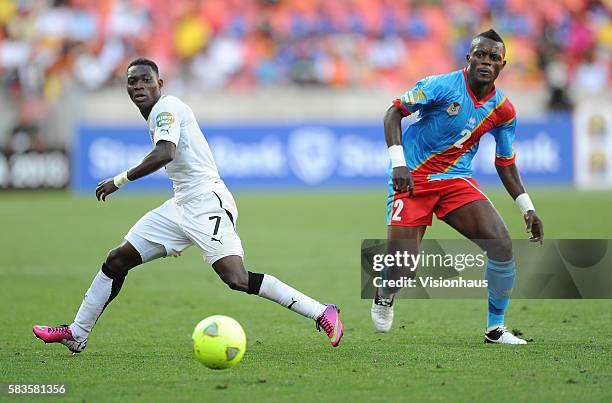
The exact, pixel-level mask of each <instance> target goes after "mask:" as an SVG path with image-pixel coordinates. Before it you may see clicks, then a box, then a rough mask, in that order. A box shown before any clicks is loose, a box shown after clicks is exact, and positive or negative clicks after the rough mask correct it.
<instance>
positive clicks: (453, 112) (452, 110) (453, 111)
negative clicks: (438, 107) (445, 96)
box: [446, 102, 461, 116]
mask: <svg viewBox="0 0 612 403" xmlns="http://www.w3.org/2000/svg"><path fill="white" fill-rule="evenodd" d="M459 109H461V105H459V103H458V102H452V103H451V104H450V106H449V107H448V108H447V109H446V113H448V115H449V116H457V115H458V114H459Z"/></svg>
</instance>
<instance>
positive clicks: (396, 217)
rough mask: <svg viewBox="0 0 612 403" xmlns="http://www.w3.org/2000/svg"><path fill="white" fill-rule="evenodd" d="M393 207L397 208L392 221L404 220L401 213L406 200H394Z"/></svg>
mask: <svg viewBox="0 0 612 403" xmlns="http://www.w3.org/2000/svg"><path fill="white" fill-rule="evenodd" d="M393 208H395V213H393V217H392V218H391V220H392V221H402V217H400V213H401V212H402V209H403V208H404V201H403V200H402V199H397V200H396V201H395V202H393Z"/></svg>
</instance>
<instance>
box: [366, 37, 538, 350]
mask: <svg viewBox="0 0 612 403" xmlns="http://www.w3.org/2000/svg"><path fill="white" fill-rule="evenodd" d="M505 51H506V50H505V45H504V42H503V40H502V38H501V37H500V36H499V35H498V34H497V32H495V31H494V30H489V31H486V32H483V33H481V34H479V35H477V36H476V37H475V38H474V39H473V41H472V43H471V45H470V49H469V53H468V54H467V55H466V59H467V66H466V67H465V68H464V69H462V70H458V71H454V72H452V73H449V74H443V75H438V76H430V77H427V78H425V79H423V80H421V81H419V82H418V83H417V84H416V86H415V87H414V88H413V89H411V90H409V91H408V92H406V93H405V94H404V95H403V96H402V97H401V98H399V99H396V100H395V101H394V102H393V105H391V106H390V107H389V109H388V110H387V112H386V114H385V119H384V126H385V139H386V141H387V146H388V147H389V154H390V157H391V168H390V179H389V198H388V202H387V205H388V209H387V225H388V232H387V236H388V239H389V240H390V241H393V240H410V241H411V242H412V243H411V245H413V246H412V248H416V249H415V250H413V251H412V252H413V253H417V252H418V248H419V243H420V241H421V239H422V238H423V235H424V234H425V230H426V228H427V226H430V225H431V223H432V215H433V213H435V214H436V217H437V218H438V219H441V220H443V221H444V222H446V223H447V224H448V225H450V226H451V227H453V228H454V229H456V230H457V231H458V232H459V233H461V234H462V235H464V236H465V237H467V238H469V239H471V240H472V241H474V242H475V243H476V244H478V245H479V246H480V247H481V248H482V249H483V250H484V251H486V253H487V257H488V261H487V268H486V274H485V277H486V279H487V282H488V317H487V326H486V330H485V335H484V339H485V342H489V343H501V344H526V343H527V342H526V341H525V340H523V339H520V338H518V337H516V336H515V335H513V334H512V333H511V332H510V331H508V330H507V328H506V326H505V321H504V314H505V311H506V308H507V307H508V303H509V300H510V291H511V290H512V286H513V284H514V278H515V262H514V258H513V254H512V242H511V239H510V235H509V234H508V230H507V228H506V225H505V223H504V221H503V220H502V218H501V216H500V215H499V213H498V212H497V210H496V209H495V207H493V205H492V204H491V202H490V201H489V199H488V198H487V196H485V194H484V193H482V191H481V190H480V189H479V187H478V184H477V183H476V181H475V180H474V179H472V178H471V174H472V170H471V161H472V158H473V157H474V155H475V154H476V151H477V150H478V143H479V140H480V138H481V137H482V136H483V135H484V134H486V133H487V132H489V133H491V134H492V135H493V137H494V138H495V141H496V157H495V165H496V169H497V173H498V174H499V177H500V179H501V181H502V183H503V184H504V186H505V188H506V190H507V191H508V193H509V194H510V196H511V197H512V198H513V199H514V200H515V201H516V203H517V204H518V206H519V208H520V209H521V211H522V214H523V218H524V220H525V223H526V228H527V232H531V235H532V236H531V238H530V239H531V240H532V241H533V242H539V243H542V241H543V239H544V231H543V224H542V221H541V220H540V218H539V217H538V216H537V215H536V212H535V208H534V206H533V203H532V202H531V200H530V197H529V195H528V194H527V193H526V191H525V187H524V186H523V184H522V181H521V177H520V174H519V171H518V169H517V167H516V164H515V154H514V149H513V142H514V131H515V126H516V113H515V110H514V107H513V106H512V104H511V103H510V100H508V98H507V97H506V96H505V95H504V93H503V92H502V91H501V90H500V89H499V88H496V87H495V79H496V78H497V76H498V75H499V73H500V71H501V70H502V69H503V68H504V66H505V65H506V60H505ZM417 112H418V113H419V115H418V120H417V121H416V123H414V124H413V125H411V126H409V127H408V128H407V129H406V130H405V131H404V133H403V134H402V129H401V120H402V118H403V117H405V116H408V115H410V114H412V113H417ZM408 274H409V273H408ZM401 275H402V273H401V272H400V271H399V270H398V269H397V268H394V269H393V270H388V272H387V273H386V276H387V277H388V278H393V276H395V278H397V277H398V276H401ZM413 275H414V274H413ZM398 291H399V289H398V288H391V287H384V288H379V289H377V294H376V297H375V299H374V302H373V304H372V310H371V315H372V321H373V322H374V326H375V328H376V329H377V330H378V331H382V332H387V331H389V330H390V328H391V325H392V323H393V300H394V295H395V294H396V293H397V292H398Z"/></svg>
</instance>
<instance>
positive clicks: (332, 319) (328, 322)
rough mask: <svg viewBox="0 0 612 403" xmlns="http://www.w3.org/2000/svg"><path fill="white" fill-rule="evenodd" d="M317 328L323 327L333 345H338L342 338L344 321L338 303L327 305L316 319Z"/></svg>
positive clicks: (319, 329)
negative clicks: (341, 318)
mask: <svg viewBox="0 0 612 403" xmlns="http://www.w3.org/2000/svg"><path fill="white" fill-rule="evenodd" d="M316 322H317V330H318V331H321V328H323V330H325V333H327V337H329V341H330V342H331V345H332V347H338V345H339V344H340V339H341V338H342V335H343V332H342V321H341V320H340V309H338V307H337V306H336V305H327V308H325V310H324V311H323V313H321V315H319V317H318V318H317V319H316Z"/></svg>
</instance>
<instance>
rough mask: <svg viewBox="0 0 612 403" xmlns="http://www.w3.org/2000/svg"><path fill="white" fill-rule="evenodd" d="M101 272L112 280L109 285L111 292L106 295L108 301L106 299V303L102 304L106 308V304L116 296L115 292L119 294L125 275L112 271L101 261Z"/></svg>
mask: <svg viewBox="0 0 612 403" xmlns="http://www.w3.org/2000/svg"><path fill="white" fill-rule="evenodd" d="M102 273H104V274H105V275H106V276H107V277H109V278H110V279H112V280H113V283H112V285H111V293H110V295H109V296H108V301H106V304H104V308H106V306H107V305H108V304H109V303H110V302H111V301H112V300H113V299H114V298H115V297H116V296H117V294H119V291H121V286H123V280H125V276H122V275H118V274H116V273H114V272H113V271H112V270H111V269H110V267H108V265H107V264H106V263H102Z"/></svg>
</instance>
